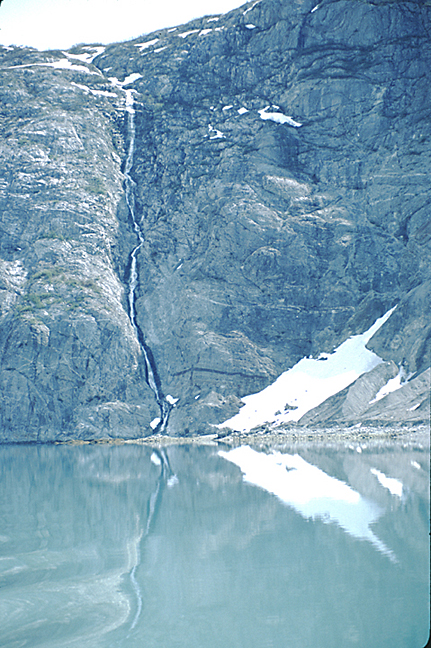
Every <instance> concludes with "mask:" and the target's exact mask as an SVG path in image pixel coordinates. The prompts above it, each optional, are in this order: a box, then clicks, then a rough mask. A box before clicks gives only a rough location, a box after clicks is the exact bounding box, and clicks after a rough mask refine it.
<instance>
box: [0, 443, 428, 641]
mask: <svg viewBox="0 0 431 648" xmlns="http://www.w3.org/2000/svg"><path fill="white" fill-rule="evenodd" d="M0 470H1V491H0V494H1V499H0V520H1V528H0V628H1V632H0V646H4V647H6V646H7V647H8V648H18V647H19V648H21V647H31V648H36V647H38V646H40V647H46V648H48V647H49V648H54V647H55V648H57V647H60V646H64V647H68V648H69V647H70V648H72V647H73V646H79V647H80V648H99V647H100V648H114V647H115V648H116V647H118V648H120V647H124V648H126V647H127V648H134V647H139V648H142V647H145V648H152V647H154V648H155V647H156V646H157V647H162V648H164V647H166V648H170V647H178V648H218V647H220V648H229V647H232V648H267V647H268V648H269V647H277V648H281V647H292V648H308V647H310V648H311V647H313V648H315V647H316V646H318V647H319V648H341V647H343V648H345V647H350V646H353V647H360V648H362V647H363V648H374V647H375V648H385V647H387V648H401V647H405V648H422V646H424V645H425V644H426V642H427V639H428V635H429V535H428V534H429V499H428V498H429V453H428V451H427V450H426V449H421V448H420V447H416V448H415V447H413V446H409V447H402V445H394V446H391V445H388V444H386V445H385V446H384V447H383V446H382V447H379V446H376V445H373V446H372V447H371V446H369V447H367V446H366V445H363V446H362V447H361V446H357V445H355V444H353V445H350V446H349V445H345V446H339V447H336V446H331V447H330V448H328V447H327V448H321V447H319V446H317V445H316V446H307V447H306V446H304V447H301V446H299V445H297V446H294V447H293V446H292V447H291V448H287V449H283V450H282V451H280V454H276V453H275V454H274V453H273V452H272V451H271V450H266V452H263V451H260V452H258V451H253V450H243V451H240V452H239V453H238V452H237V453H236V454H234V453H233V454H231V453H230V448H228V447H223V446H208V447H197V446H170V447H168V448H167V449H165V450H164V451H160V450H157V449H151V448H148V447H144V446H137V445H125V446H107V445H105V446H103V445H97V446H79V447H76V446H2V447H0ZM391 480H392V481H391ZM258 482H260V483H258Z"/></svg>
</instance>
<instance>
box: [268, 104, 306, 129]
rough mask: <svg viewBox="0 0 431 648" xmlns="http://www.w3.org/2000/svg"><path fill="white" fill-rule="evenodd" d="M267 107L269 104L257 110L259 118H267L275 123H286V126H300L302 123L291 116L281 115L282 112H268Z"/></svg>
mask: <svg viewBox="0 0 431 648" xmlns="http://www.w3.org/2000/svg"><path fill="white" fill-rule="evenodd" d="M274 107H275V106H274ZM269 108H270V106H267V107H266V108H263V109H262V110H259V111H258V112H259V115H260V118H261V119H265V120H266V119H269V120H270V121H273V122H275V123H276V124H288V126H293V128H300V127H301V126H302V124H300V123H299V122H297V121H295V120H294V119H292V117H288V116H287V115H283V113H280V112H268V110H269Z"/></svg>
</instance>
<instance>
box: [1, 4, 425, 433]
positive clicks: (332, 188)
mask: <svg viewBox="0 0 431 648" xmlns="http://www.w3.org/2000/svg"><path fill="white" fill-rule="evenodd" d="M430 18H431V6H430V5H429V4H426V3H425V4H424V3H422V2H417V1H411V2H408V1H406V2H398V1H397V2H396V1H385V0H379V1H378V0H375V1H371V0H364V1H360V2H358V1H357V0H337V1H333V0H324V1H323V2H322V3H320V4H318V5H317V4H316V3H315V2H314V1H313V0H303V1H300V0H296V1H291V0H289V2H287V1H282V0H260V1H258V2H251V3H248V4H247V5H244V7H242V8H240V9H238V10H235V11H232V12H230V13H228V14H226V15H224V16H213V17H206V18H202V19H199V20H195V21H193V22H192V23H190V24H188V25H184V26H181V27H178V28H176V29H166V30H160V31H158V32H156V33H154V34H150V35H145V36H142V37H140V38H139V39H136V40H134V41H130V42H126V43H119V44H113V45H109V46H107V47H102V46H98V45H91V46H85V45H82V46H77V47H75V48H72V49H71V50H70V51H68V52H60V51H49V52H38V51H36V50H33V49H28V48H3V49H1V50H0V67H1V71H2V84H1V90H0V91H1V93H2V97H1V120H0V130H1V138H2V139H1V149H0V156H1V163H0V219H1V221H0V227H1V235H0V307H1V317H0V362H1V366H0V382H1V394H2V395H1V405H0V438H1V439H2V440H3V441H26V440H38V441H42V440H55V439H66V438H87V439H94V438H105V437H116V436H119V437H140V436H145V435H148V434H151V433H152V431H153V430H154V429H155V428H156V427H157V425H158V423H157V421H158V420H159V418H160V402H159V403H158V402H157V399H155V397H154V390H153V389H152V388H151V384H150V383H151V380H149V378H148V362H147V360H146V358H145V353H144V350H145V349H146V350H147V351H149V353H150V359H151V363H152V366H153V368H154V371H155V375H156V378H157V381H158V385H159V387H160V395H162V398H163V399H164V401H163V402H167V403H169V404H170V406H172V404H173V403H174V402H175V401H176V402H175V405H174V407H173V409H172V411H171V413H170V417H169V423H168V428H167V429H168V430H169V433H170V434H188V433H200V432H205V431H208V425H211V424H216V423H220V422H221V421H224V420H226V419H228V418H229V417H230V416H232V415H233V414H235V413H236V412H237V411H238V409H239V407H240V405H241V397H242V396H244V395H246V394H248V393H251V392H255V391H258V390H260V389H262V388H264V387H265V386H266V385H268V384H269V383H270V382H272V381H273V380H274V379H275V378H276V377H277V376H278V375H280V373H282V372H283V371H285V370H286V369H288V368H289V367H291V366H292V365H293V364H295V363H296V362H297V361H298V360H299V359H300V358H302V357H304V356H309V355H318V354H319V353H320V352H330V351H331V350H332V349H333V348H334V347H335V346H337V345H339V344H340V343H341V342H342V341H343V340H345V339H347V337H349V336H350V335H353V334H357V333H361V332H362V331H364V330H366V329H367V328H368V327H369V326H370V325H371V324H372V323H373V322H374V321H375V320H376V318H377V317H379V316H381V315H382V314H383V313H385V312H386V311H388V310H389V309H390V308H391V307H393V306H394V305H398V307H397V309H396V311H395V312H394V313H393V315H392V316H391V317H390V319H389V320H388V321H387V323H386V324H385V325H384V326H383V327H382V328H381V329H380V331H379V332H378V333H377V334H376V335H375V336H374V337H373V338H372V340H371V341H370V343H369V347H370V348H371V349H372V350H373V351H375V352H376V353H377V354H379V355H380V357H381V358H382V359H383V360H384V361H385V364H384V365H382V368H381V369H379V370H378V372H377V373H379V372H382V371H383V372H385V371H386V370H387V369H388V368H389V367H390V373H391V372H392V373H394V372H395V374H396V373H397V372H398V371H399V370H400V369H401V368H403V371H404V372H405V375H406V376H409V378H410V380H411V381H414V380H416V379H418V380H419V382H420V384H421V385H422V387H423V388H424V389H425V391H426V390H427V389H429V388H428V387H427V383H426V376H427V375H428V374H427V373H426V370H427V368H428V367H429V365H430V355H429V346H430V345H429V338H430V331H431V328H430V322H429V303H430V266H429V254H430V237H431V228H430V218H429V210H430V191H429V169H430V150H431V147H430V135H431V126H430V124H431V122H430V112H431V109H430V105H431V101H430V92H431V90H430V88H431V83H430V69H431V44H430V27H429V26H430V24H431V22H430ZM131 101H133V110H134V111H135V112H134V133H133V142H132V133H131V132H130V125H129V120H128V119H127V110H129V111H130V109H131V103H130V102H131ZM132 144H133V151H131V148H130V147H131V145H132ZM131 154H133V164H132V166H131V169H129V175H130V179H131V181H132V184H133V203H134V209H135V212H136V214H137V221H138V223H139V229H140V232H141V235H142V237H143V243H142V245H141V247H140V248H139V250H138V251H137V253H136V260H137V270H138V278H137V283H136V287H135V288H134V295H133V301H134V308H135V314H136V323H137V326H138V330H139V332H140V333H139V335H138V334H137V330H136V329H135V328H134V326H133V323H132V322H131V318H130V312H129V310H130V298H129V297H130V289H131V282H130V261H131V256H130V255H131V252H132V250H133V249H134V248H135V247H136V245H137V243H138V242H139V241H138V238H137V232H136V227H134V223H133V219H132V218H131V214H130V201H126V183H125V164H126V159H127V158H128V156H129V159H131V158H130V155H131ZM383 366H384V367H385V369H383ZM374 371H377V370H374ZM377 373H374V374H373V377H372V379H371V378H369V377H368V378H366V379H365V378H364V380H363V381H362V383H361V385H362V387H360V388H359V387H358V385H356V386H355V390H356V392H355V393H356V394H361V393H362V392H361V389H362V390H363V389H365V391H366V392H367V398H368V395H369V392H370V390H369V385H370V380H371V382H372V383H373V384H375V385H377V383H379V381H377V382H373V381H375V379H376V375H377ZM379 375H380V374H379ZM418 376H421V378H420V379H419V378H418ZM359 380H362V379H359ZM379 380H380V381H381V380H383V378H382V377H380V379H379ZM424 380H425V382H424ZM428 380H429V378H428ZM367 381H368V382H367ZM365 383H367V385H368V387H365ZM379 384H380V383H379ZM379 388H380V387H378V389H379ZM411 388H413V382H412V387H411ZM352 389H353V387H352V388H350V391H349V393H348V398H347V402H351V401H352V399H353V400H354V396H353V391H352ZM358 390H359V391H358ZM405 390H406V387H404V388H403V389H402V390H400V391H399V393H398V397H397V398H401V401H400V403H399V404H398V406H399V410H400V412H401V411H406V412H407V411H409V415H408V418H409V420H410V419H413V420H419V419H421V420H422V419H423V418H424V416H426V413H425V414H424V411H425V410H424V409H423V408H421V407H418V408H416V409H409V408H412V407H414V404H413V405H412V403H411V400H409V398H410V397H406V401H405V402H404V401H403V397H402V394H404V393H405ZM364 393H365V392H364ZM370 393H371V392H370ZM345 396H346V395H344V397H345ZM393 396H394V395H393ZM337 398H338V400H337V403H338V405H334V404H333V403H332V404H331V405H329V404H328V405H327V407H329V409H330V411H331V412H332V414H331V416H335V410H334V407H335V408H336V407H338V406H340V407H341V405H339V398H341V396H340V397H337ZM364 398H365V396H364ZM387 398H389V397H387ZM176 399H178V400H176ZM159 400H160V398H159ZM369 400H372V397H371V398H370V399H369ZM383 400H385V399H382V401H381V402H383ZM340 402H341V401H340ZM352 402H353V401H352ZM368 403H369V401H368V402H367V403H365V401H364V402H363V403H362V405H361V406H360V407H356V406H355V407H356V409H355V408H353V409H350V410H349V412H350V414H349V417H350V419H351V420H361V417H366V418H367V419H373V420H380V419H382V420H385V417H386V414H385V413H384V412H383V410H381V409H379V408H381V403H380V401H379V402H378V403H376V404H375V408H374V410H373V411H371V410H369V409H368ZM379 403H380V405H379ZM364 404H365V405H367V407H365V408H364ZM398 406H397V407H398ZM322 407H323V406H322ZM342 407H344V409H346V407H347V405H346V401H344V405H343V406H342ZM424 407H425V406H424ZM331 408H332V409H331ZM403 408H404V409H403ZM325 412H326V414H322V413H321V418H319V415H318V414H317V413H316V412H314V414H313V421H315V422H316V423H317V424H318V423H319V421H323V420H326V418H327V415H328V412H329V410H325ZM310 415H311V413H310ZM404 418H405V417H404ZM350 419H349V420H350Z"/></svg>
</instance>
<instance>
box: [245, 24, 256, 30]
mask: <svg viewBox="0 0 431 648" xmlns="http://www.w3.org/2000/svg"><path fill="white" fill-rule="evenodd" d="M245 28H246V29H256V25H252V23H248V25H246V26H245Z"/></svg>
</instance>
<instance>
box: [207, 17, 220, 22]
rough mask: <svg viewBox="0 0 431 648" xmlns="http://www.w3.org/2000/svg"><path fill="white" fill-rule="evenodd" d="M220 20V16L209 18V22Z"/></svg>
mask: <svg viewBox="0 0 431 648" xmlns="http://www.w3.org/2000/svg"><path fill="white" fill-rule="evenodd" d="M219 20H220V17H217V18H216V17H214V18H208V20H207V22H218V21H219Z"/></svg>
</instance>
